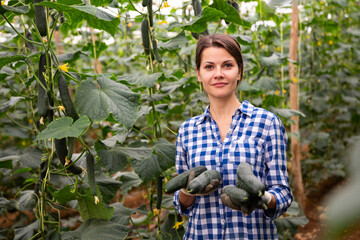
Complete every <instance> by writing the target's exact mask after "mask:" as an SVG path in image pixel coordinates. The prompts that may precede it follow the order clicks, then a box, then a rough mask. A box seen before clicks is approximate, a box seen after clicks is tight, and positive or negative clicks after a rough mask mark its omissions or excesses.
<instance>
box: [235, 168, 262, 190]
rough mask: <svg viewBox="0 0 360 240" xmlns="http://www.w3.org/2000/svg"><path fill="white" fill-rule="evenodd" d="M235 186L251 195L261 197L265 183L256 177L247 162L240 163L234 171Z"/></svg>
mask: <svg viewBox="0 0 360 240" xmlns="http://www.w3.org/2000/svg"><path fill="white" fill-rule="evenodd" d="M236 175H237V178H236V181H235V183H236V186H237V187H239V188H241V189H244V190H245V191H246V192H248V193H249V194H250V195H251V196H258V197H261V196H262V195H264V192H265V189H266V187H265V184H263V183H262V182H261V181H260V179H258V178H257V177H256V176H255V175H254V173H253V170H252V168H251V165H250V164H248V163H240V165H239V166H238V168H237V172H236Z"/></svg>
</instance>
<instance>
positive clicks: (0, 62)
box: [0, 54, 27, 70]
mask: <svg viewBox="0 0 360 240" xmlns="http://www.w3.org/2000/svg"><path fill="white" fill-rule="evenodd" d="M26 59H27V56H25V55H11V56H9V55H8V54H6V55H0V70H1V69H2V68H3V67H4V66H5V65H7V64H9V63H12V62H18V61H24V60H26Z"/></svg>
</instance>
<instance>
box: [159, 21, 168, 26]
mask: <svg viewBox="0 0 360 240" xmlns="http://www.w3.org/2000/svg"><path fill="white" fill-rule="evenodd" d="M161 24H168V22H167V21H166V20H162V21H160V22H159V25H161Z"/></svg>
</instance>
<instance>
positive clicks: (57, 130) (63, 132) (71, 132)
mask: <svg viewBox="0 0 360 240" xmlns="http://www.w3.org/2000/svg"><path fill="white" fill-rule="evenodd" d="M89 124H90V121H89V119H88V118H87V117H86V116H81V117H80V118H79V119H78V120H76V121H75V122H74V123H73V119H72V118H71V117H63V118H58V119H56V120H55V121H53V122H51V123H50V124H49V125H48V126H47V128H45V129H44V130H43V131H42V132H40V133H39V134H38V135H37V136H36V139H37V140H45V139H49V138H57V139H61V138H65V137H78V136H80V135H81V134H82V133H83V131H84V129H85V128H86V127H87V126H88V125H89Z"/></svg>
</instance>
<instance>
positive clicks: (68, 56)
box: [57, 50, 84, 63]
mask: <svg viewBox="0 0 360 240" xmlns="http://www.w3.org/2000/svg"><path fill="white" fill-rule="evenodd" d="M80 54H84V53H83V52H82V51H81V50H78V51H75V52H71V53H65V54H61V55H59V56H57V58H58V60H59V63H61V62H65V63H66V62H69V63H70V62H74V61H76V60H78V59H79V57H80Z"/></svg>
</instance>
